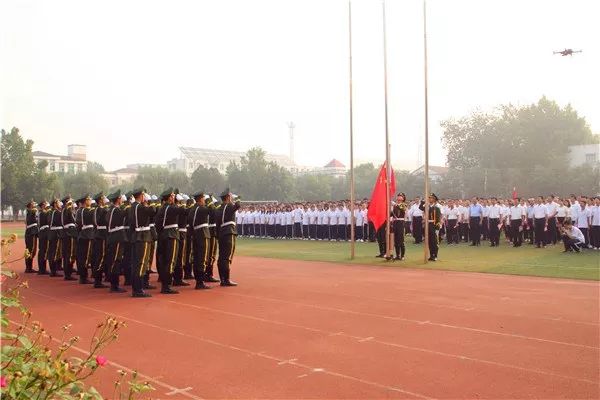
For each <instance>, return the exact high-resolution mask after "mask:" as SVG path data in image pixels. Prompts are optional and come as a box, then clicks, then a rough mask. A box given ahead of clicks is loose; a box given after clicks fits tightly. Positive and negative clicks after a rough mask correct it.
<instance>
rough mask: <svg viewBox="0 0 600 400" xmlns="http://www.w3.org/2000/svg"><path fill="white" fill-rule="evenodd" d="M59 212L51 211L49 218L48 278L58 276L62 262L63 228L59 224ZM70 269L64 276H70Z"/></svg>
mask: <svg viewBox="0 0 600 400" xmlns="http://www.w3.org/2000/svg"><path fill="white" fill-rule="evenodd" d="M60 216H61V212H60V210H57V209H53V210H52V211H51V212H50V217H49V223H50V225H49V227H48V229H49V231H48V264H49V266H50V276H60V275H59V274H58V273H57V271H58V270H59V268H60V263H61V262H62V251H63V248H62V231H63V226H62V224H61V222H60ZM71 273H72V271H71V269H68V270H66V271H65V274H69V275H68V276H69V277H70V276H71Z"/></svg>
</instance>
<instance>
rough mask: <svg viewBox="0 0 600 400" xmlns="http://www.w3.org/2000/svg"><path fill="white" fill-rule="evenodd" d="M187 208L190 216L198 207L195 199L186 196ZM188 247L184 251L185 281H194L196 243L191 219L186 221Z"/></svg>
mask: <svg viewBox="0 0 600 400" xmlns="http://www.w3.org/2000/svg"><path fill="white" fill-rule="evenodd" d="M184 198H185V199H186V200H185V202H186V203H185V207H186V208H187V210H188V215H189V214H190V212H191V209H192V208H194V207H195V206H196V203H195V202H194V199H193V198H191V197H189V196H188V195H185V196H184ZM186 230H187V232H186V247H185V249H184V259H183V280H189V279H194V274H193V266H192V261H193V254H194V243H193V239H192V236H193V229H192V228H191V227H190V226H189V219H187V220H186Z"/></svg>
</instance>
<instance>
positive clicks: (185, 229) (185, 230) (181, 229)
mask: <svg viewBox="0 0 600 400" xmlns="http://www.w3.org/2000/svg"><path fill="white" fill-rule="evenodd" d="M179 232H187V228H179Z"/></svg>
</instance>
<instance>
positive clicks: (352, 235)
mask: <svg viewBox="0 0 600 400" xmlns="http://www.w3.org/2000/svg"><path fill="white" fill-rule="evenodd" d="M348 48H349V55H350V57H349V60H348V64H349V69H350V259H351V260H354V251H355V244H356V237H355V236H356V232H355V227H354V225H355V224H356V222H355V221H356V218H355V216H354V201H355V199H354V130H353V128H354V126H353V121H352V1H351V0H348Z"/></svg>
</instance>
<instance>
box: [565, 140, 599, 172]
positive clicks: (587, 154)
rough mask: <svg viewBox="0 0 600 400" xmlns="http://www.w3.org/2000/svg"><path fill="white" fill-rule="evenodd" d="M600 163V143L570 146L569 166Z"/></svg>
mask: <svg viewBox="0 0 600 400" xmlns="http://www.w3.org/2000/svg"><path fill="white" fill-rule="evenodd" d="M599 163H600V144H599V143H596V144H581V145H577V146H569V166H570V167H571V168H574V167H580V166H582V165H585V164H587V165H598V164H599Z"/></svg>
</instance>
